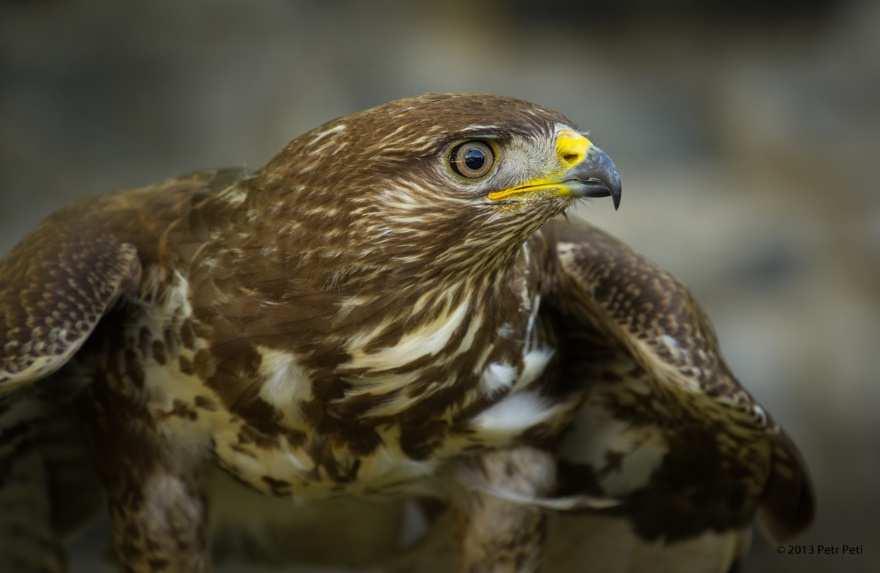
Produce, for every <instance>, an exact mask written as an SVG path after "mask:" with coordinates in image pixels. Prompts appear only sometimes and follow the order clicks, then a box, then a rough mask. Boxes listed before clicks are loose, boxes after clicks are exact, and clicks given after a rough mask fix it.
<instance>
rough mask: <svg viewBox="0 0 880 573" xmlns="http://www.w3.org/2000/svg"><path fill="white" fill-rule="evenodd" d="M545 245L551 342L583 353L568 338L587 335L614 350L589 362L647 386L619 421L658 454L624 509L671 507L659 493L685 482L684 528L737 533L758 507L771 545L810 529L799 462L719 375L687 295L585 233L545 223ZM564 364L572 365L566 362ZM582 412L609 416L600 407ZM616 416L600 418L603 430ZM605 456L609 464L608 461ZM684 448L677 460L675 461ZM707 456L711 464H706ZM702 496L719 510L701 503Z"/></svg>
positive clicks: (664, 276)
mask: <svg viewBox="0 0 880 573" xmlns="http://www.w3.org/2000/svg"><path fill="white" fill-rule="evenodd" d="M545 235H546V240H547V241H548V244H549V246H550V249H551V252H552V253H553V254H552V255H551V261H552V264H554V265H556V268H555V269H554V271H553V276H554V280H553V281H550V282H549V283H548V284H549V285H550V287H549V288H550V290H551V292H550V293H548V300H549V302H550V304H551V305H554V306H555V307H556V308H557V309H558V312H560V313H561V314H562V315H563V316H564V317H566V318H565V320H564V322H563V324H564V327H563V330H564V329H568V330H569V331H568V332H567V333H566V332H563V333H562V336H563V338H565V337H568V338H569V339H572V340H581V341H582V340H583V336H580V335H579V333H578V332H573V330H578V329H579V330H582V331H595V330H596V329H597V328H598V330H599V331H601V334H604V335H605V336H607V337H608V338H610V339H612V340H614V341H615V343H614V344H612V346H615V345H616V347H617V351H618V352H619V354H620V355H616V356H615V355H614V353H613V352H612V353H611V354H607V353H606V356H605V358H604V359H603V358H602V357H601V356H602V355H601V353H600V354H597V356H599V358H598V360H599V361H600V362H601V361H602V360H607V361H608V362H609V364H611V363H612V362H614V365H616V366H619V365H620V364H626V363H630V365H631V367H632V366H634V365H638V366H637V367H635V369H634V370H632V369H630V372H631V375H632V376H636V375H638V376H639V377H641V376H642V374H641V372H647V374H648V376H647V377H646V378H647V379H648V380H649V383H648V385H649V387H650V388H651V390H650V391H651V393H652V394H653V396H652V397H651V398H650V399H649V400H648V401H647V402H643V404H644V406H645V408H644V411H643V412H641V414H640V413H639V404H638V402H636V403H635V404H634V406H633V409H630V410H627V413H626V414H625V415H623V414H621V415H620V417H618V419H625V420H626V421H627V422H628V423H639V420H638V418H639V416H640V415H643V416H644V420H643V423H644V424H645V425H654V426H655V427H656V432H657V433H658V434H659V435H661V436H663V440H662V441H664V442H665V444H666V446H667V447H668V448H669V451H668V452H667V454H666V456H665V458H664V462H663V463H662V464H660V465H659V466H658V467H657V468H656V469H655V471H654V473H653V474H652V476H651V480H652V481H651V483H650V484H649V485H648V486H647V488H646V489H644V490H641V491H640V492H636V491H632V492H630V493H632V494H634V497H633V498H631V499H632V500H634V499H638V498H641V499H644V500H647V501H650V502H651V503H652V504H653V503H654V501H657V500H660V499H662V497H663V496H664V495H667V494H668V495H673V496H675V495H678V496H679V498H680V497H681V495H680V494H676V493H675V492H672V491H667V492H664V491H662V489H663V488H664V487H674V488H681V490H682V491H685V490H687V486H688V485H689V484H688V480H691V481H692V482H693V484H692V485H694V486H697V485H698V484H697V481H698V480H702V482H703V483H701V484H699V485H700V487H701V488H704V489H703V493H701V494H699V496H696V497H692V498H690V499H689V500H688V501H687V503H689V504H694V510H693V511H694V516H692V518H691V519H690V521H691V523H690V524H688V526H692V525H693V524H694V523H695V522H699V521H700V519H702V518H701V517H699V515H698V514H699V513H701V512H706V513H707V514H709V513H711V514H713V515H714V517H713V516H712V515H709V516H708V517H706V519H707V520H708V521H707V522H706V525H707V526H709V527H712V528H715V529H719V528H722V529H723V528H726V527H739V526H743V525H746V524H743V523H739V521H741V517H738V516H742V515H745V516H747V517H748V516H751V515H753V513H754V510H755V508H756V506H760V513H761V516H762V521H764V522H765V524H766V525H767V526H768V529H769V531H770V533H771V534H772V535H773V536H774V537H775V538H777V539H780V538H787V537H790V536H792V535H794V534H796V533H798V532H800V531H801V530H803V529H804V528H805V527H807V526H808V525H809V523H810V522H811V521H812V518H813V512H814V499H813V493H812V489H811V486H810V483H809V477H808V475H807V472H806V467H805V465H804V463H803V461H802V459H801V457H800V454H799V453H798V452H797V449H796V448H795V446H794V445H793V443H792V442H791V440H790V439H789V438H788V437H787V436H786V435H785V433H784V432H783V431H782V430H781V429H780V428H779V427H778V426H777V425H776V424H775V423H774V422H773V421H772V419H770V418H769V416H767V414H766V413H765V412H764V410H763V408H762V407H761V406H760V405H758V404H757V402H755V401H754V399H753V398H752V397H751V396H750V395H749V394H748V392H747V391H746V390H745V389H743V388H742V387H741V386H740V385H739V383H738V382H737V381H736V379H735V378H734V377H733V375H732V374H731V373H730V371H729V369H728V367H727V365H726V364H725V362H724V360H723V358H722V357H721V354H720V352H719V350H718V347H717V342H716V339H715V335H714V332H713V331H712V328H711V325H710V324H709V322H708V320H707V319H706V318H705V315H704V314H703V313H702V311H701V310H700V308H699V307H698V306H697V304H696V302H695V301H694V300H693V298H692V297H691V295H690V293H688V291H687V290H686V288H685V287H684V286H683V285H681V283H679V282H678V281H676V280H675V279H674V278H673V277H672V276H670V275H669V274H668V273H665V272H663V271H661V270H660V269H658V268H656V267H655V266H654V265H652V264H651V263H650V262H648V261H646V260H645V259H644V258H642V257H640V256H639V255H637V254H636V253H634V252H633V251H632V250H630V249H629V248H628V247H626V246H625V245H623V244H622V243H621V242H619V241H617V240H616V239H614V238H612V237H610V236H609V235H607V234H605V233H603V232H601V231H599V230H597V229H595V228H594V227H591V226H589V225H586V224H584V225H580V226H575V225H570V224H563V223H554V224H551V225H548V227H547V228H546V231H545ZM594 336H595V334H594ZM575 352H577V351H575ZM570 354H571V352H570ZM572 362H574V363H577V358H574V359H573V360H572ZM600 367H601V365H600V366H597V365H595V364H594V365H592V366H590V367H589V368H582V369H581V370H580V375H581V376H585V375H595V373H596V372H598V371H599V368H600ZM607 371H608V372H612V371H613V369H611V368H610V367H609V369H608V370H607ZM625 372H626V371H623V372H620V371H618V372H617V373H616V374H611V376H612V378H613V377H619V378H620V381H619V382H610V383H607V384H605V386H602V385H601V383H600V385H599V387H600V388H602V390H601V391H602V392H605V394H606V395H607V396H613V395H614V393H615V392H616V391H617V389H616V388H617V387H622V386H624V385H626V384H628V383H629V382H628V380H627V378H626V377H627V374H626V373H625ZM574 375H575V376H577V375H578V373H577V372H576V373H575V374H574ZM584 383H585V384H586V383H588V381H584ZM637 383H641V382H638V381H636V380H635V379H633V384H637ZM615 385H616V386H615ZM633 395H635V396H637V395H638V393H634V394H633ZM589 400H590V398H588V402H589ZM658 404H662V407H657V405H658ZM590 405H591V406H592V407H598V408H600V409H601V408H611V406H609V405H608V404H607V403H606V402H598V406H597V404H590ZM627 407H628V408H629V406H627ZM649 410H650V411H649ZM615 415H617V414H615V413H614V412H612V413H611V414H610V416H611V417H612V418H613V417H614V416H615ZM627 431H628V430H627ZM610 447H611V446H610V445H609V449H608V453H609V455H617V453H616V452H614V451H613V450H611V449H610ZM683 448H686V449H687V450H686V451H677V450H680V449H683ZM713 456H714V457H716V458H717V459H715V461H711V460H712V459H713ZM707 460H709V461H707ZM701 464H702V465H703V466H705V467H702V466H701ZM709 464H711V465H712V467H711V468H709V467H708V466H709ZM672 466H676V467H672ZM701 467H702V469H700V468H701ZM701 472H703V475H702V477H700V473H701ZM706 472H708V474H707V473H706ZM670 480H671V481H670ZM712 482H716V483H714V484H713V483H712ZM652 488H653V489H652ZM658 488H659V489H658ZM594 493H595V492H594ZM617 493H620V492H617ZM700 496H703V498H700ZM713 496H725V497H727V499H704V498H712V497H713ZM700 499H703V501H700ZM674 503H678V504H680V503H684V501H683V500H682V499H679V500H678V501H674ZM700 506H705V507H704V508H703V509H701V507H700ZM657 507H658V508H661V507H663V504H662V503H661V504H660V505H658V506H657ZM737 508H739V509H737ZM668 509H671V508H668ZM633 510H634V511H636V512H638V511H639V509H638V508H633ZM661 527H663V526H661ZM685 530H687V528H685ZM685 530H683V531H685Z"/></svg>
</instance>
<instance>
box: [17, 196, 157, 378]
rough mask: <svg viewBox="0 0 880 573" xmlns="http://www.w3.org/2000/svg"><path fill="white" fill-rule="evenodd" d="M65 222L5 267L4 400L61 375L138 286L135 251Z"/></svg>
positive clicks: (57, 220)
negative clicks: (126, 294) (24, 387)
mask: <svg viewBox="0 0 880 573" xmlns="http://www.w3.org/2000/svg"><path fill="white" fill-rule="evenodd" d="M63 215H64V213H63V212H62V213H59V214H58V215H56V216H53V217H50V218H49V219H47V220H46V222H44V223H43V224H42V225H41V226H40V227H39V228H38V229H37V230H36V231H35V232H33V233H32V234H31V235H29V236H28V237H26V238H25V239H24V240H23V241H22V242H21V243H19V244H18V245H17V246H16V247H15V248H13V250H12V251H11V252H10V253H9V254H8V255H7V256H6V257H5V258H3V259H2V260H0V393H4V392H7V391H9V390H10V389H12V388H14V387H16V386H19V385H23V384H27V383H30V382H33V381H35V380H38V379H40V378H43V377H45V376H48V375H49V374H51V373H52V372H54V371H56V370H58V369H59V368H61V367H62V366H63V365H64V364H65V363H66V362H67V361H68V360H69V359H70V357H71V356H72V355H73V354H74V353H75V352H76V351H77V350H78V349H79V348H80V346H81V345H82V344H83V342H85V340H86V339H87V338H88V336H89V334H90V333H91V332H92V330H93V329H94V328H95V325H96V324H97V323H98V321H99V320H100V318H101V316H102V315H103V314H104V313H105V312H106V311H107V310H108V308H110V307H111V306H112V305H113V303H114V302H115V301H116V299H117V298H118V297H119V295H120V293H122V292H123V291H125V290H126V289H128V288H133V287H135V285H136V284H137V282H138V280H139V276H140V268H141V267H140V262H139V261H138V256H137V251H136V249H135V248H134V247H133V246H132V245H130V244H126V243H121V242H119V241H118V240H116V239H115V238H114V237H113V236H112V235H108V234H104V233H100V232H95V231H94V230H93V229H90V228H89V226H87V225H78V224H77V220H76V218H66V217H64V216H63Z"/></svg>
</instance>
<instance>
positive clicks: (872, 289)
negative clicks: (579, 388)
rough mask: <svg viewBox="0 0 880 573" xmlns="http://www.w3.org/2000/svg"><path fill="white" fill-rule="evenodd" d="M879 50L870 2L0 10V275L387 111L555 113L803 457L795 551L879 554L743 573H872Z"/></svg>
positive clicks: (798, 561)
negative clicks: (345, 121)
mask: <svg viewBox="0 0 880 573" xmlns="http://www.w3.org/2000/svg"><path fill="white" fill-rule="evenodd" d="M878 30H880V3H877V2H870V1H864V2H858V1H851V2H844V1H832V0H826V1H802V2H798V3H792V4H789V3H787V2H780V3H772V2H767V3H765V2H758V1H741V2H721V1H706V2H697V1H685V0H678V1H675V0H666V1H659V0H658V1H654V2H651V1H648V0H644V1H637V0H628V1H627V0H618V1H612V0H603V1H597V0H593V1H587V0H583V1H580V2H575V1H559V0H550V1H544V2H540V3H537V2H527V1H525V0H516V1H508V2H502V1H495V2H493V1H483V2H464V1H451V2H432V3H430V4H426V5H421V4H418V3H406V4H405V3H387V2H356V1H349V2H327V1H324V2H281V1H268V0H263V1H261V2H244V1H232V0H214V1H210V2H208V1H189V2H175V1H170V0H163V1H152V2H148V3H146V2H145V3H139V4H135V3H128V2H125V3H123V2H114V1H110V0H103V1H92V2H88V3H85V2H83V3H76V2H64V1H51V0H43V1H11V2H10V1H6V2H2V3H0V253H4V252H6V251H7V250H8V249H9V248H10V247H11V246H12V245H13V244H14V243H15V242H16V241H17V240H18V239H19V238H20V237H21V236H22V235H23V234H24V233H25V232H27V231H28V229H30V228H32V227H33V226H34V225H35V224H36V223H37V222H38V221H39V219H40V218H41V217H43V216H44V215H46V214H47V213H49V212H50V211H52V210H54V209H56V208H58V207H59V206H61V205H63V204H65V203H67V202H69V201H71V200H72V199H74V198H76V197H80V196H84V195H89V194H96V193H102V192H106V191H108V190H111V189H118V188H125V187H130V186H136V185H142V184H147V183H151V182H155V181H157V180H161V179H163V178H166V177H169V176H174V175H178V174H181V173H184V172H187V171H190V170H193V169H197V168H204V167H219V166H229V165H245V166H249V167H253V168H256V167H259V166H260V165H262V164H263V163H264V162H266V161H267V160H268V159H269V158H270V157H271V156H272V155H273V153H275V152H276V151H278V150H280V149H281V147H282V146H283V145H284V144H285V143H286V142H287V141H288V140H290V139H292V138H293V137H294V136H296V135H297V134H299V133H300V132H302V131H304V130H306V129H308V128H310V127H313V126H315V125H317V124H319V123H321V122H324V121H326V120H328V119H331V118H333V117H336V116H339V115H344V114H347V113H350V112H353V111H356V110H360V109H363V108H366V107H370V106H373V105H377V104H380V103H382V102H385V101H387V100H390V99H395V98H398V97H403V96H408V95H414V94H418V93H421V92H425V91H490V92H496V93H499V94H504V95H510V96H515V97H519V98H523V99H528V100H532V101H535V102H537V103H541V104H543V105H545V106H548V107H552V108H556V109H559V110H561V111H563V112H564V113H565V114H567V115H568V116H569V117H570V118H571V119H573V120H574V121H575V122H576V123H577V124H579V125H580V126H581V127H582V128H585V129H588V130H590V131H591V136H592V139H593V140H594V141H596V142H597V143H598V144H599V145H601V146H602V147H603V148H604V149H606V150H607V151H609V152H610V154H611V155H612V156H613V157H614V159H615V161H616V162H617V165H618V166H619V168H620V170H621V172H622V174H623V178H624V181H625V193H624V198H623V204H622V206H621V209H620V211H618V212H613V211H612V210H611V208H610V201H597V202H595V203H593V204H589V205H587V206H585V207H584V208H583V209H582V210H581V213H580V214H581V215H583V216H584V217H586V218H588V219H590V220H591V221H594V222H597V223H598V224H599V225H601V226H603V227H605V228H607V229H609V230H611V231H612V232H613V233H615V234H617V235H618V236H620V237H622V238H624V239H625V240H626V241H627V242H629V243H630V244H631V245H633V246H635V247H636V248H637V249H638V250H640V251H642V252H643V253H645V254H647V255H649V256H650V257H651V258H653V259H654V260H655V261H657V262H659V263H660V264H661V265H662V266H664V267H666V268H667V269H669V270H671V271H672V272H673V273H675V274H677V275H678V276H679V277H680V278H682V279H683V280H684V281H685V282H686V283H687V284H689V285H690V286H691V288H692V289H693V291H694V292H695V294H696V295H697V297H698V298H699V299H700V300H701V301H702V302H703V304H704V305H705V307H706V308H707V309H708V311H709V313H710V315H711V316H712V317H713V318H714V321H715V324H716V326H717V329H718V332H719V335H720V338H721V342H722V344H723V347H724V348H725V350H726V354H727V356H728V358H729V359H730V361H731V362H732V365H733V368H734V370H735V371H736V372H737V373H738V375H739V377H740V378H741V379H742V380H743V381H744V382H745V384H746V385H747V386H748V387H749V388H750V389H751V390H752V391H753V393H754V394H756V395H757V397H758V398H759V399H760V400H762V401H763V403H764V404H765V405H766V406H767V407H768V408H769V410H770V411H771V412H773V413H774V415H775V417H776V419H777V420H778V421H780V422H781V423H782V424H783V425H784V426H786V427H787V429H788V431H789V433H790V434H791V435H792V436H793V437H794V438H795V441H796V442H797V443H798V444H799V445H800V447H801V449H802V451H803V452H804V455H805V456H806V458H807V460H808V462H809V465H810V467H811V468H812V471H813V478H814V480H815V484H816V488H817V491H818V495H819V514H818V521H817V522H816V524H815V526H814V527H813V528H812V530H811V531H810V532H809V533H807V534H806V535H804V536H803V537H802V538H801V539H799V540H798V541H799V542H803V543H825V544H841V543H847V544H850V545H856V544H863V545H864V555H861V556H853V557H842V556H828V557H815V556H813V557H809V556H801V557H794V556H778V555H776V551H775V548H774V547H773V546H771V545H769V544H767V543H766V542H763V541H761V540H759V539H757V538H756V543H755V548H754V550H753V552H752V554H751V556H750V557H749V559H748V561H747V562H746V564H745V568H744V570H745V571H799V572H800V571H803V572H812V571H865V572H867V571H880V526H878V524H877V519H878V515H880V489H878V484H877V481H878V475H880V455H878V454H880V448H878V445H877V437H876V433H875V432H876V431H875V423H876V421H877V418H878V414H877V408H878V407H880V384H878V382H880V380H878V374H880V363H878V357H880V342H878V341H880V188H878V184H877V179H876V177H877V175H876V174H877V166H878V163H880V32H878ZM81 545H83V546H84V547H85V549H82V551H88V550H89V544H88V543H85V544H83V543H81ZM78 559H79V557H76V558H75V560H74V561H75V563H79V561H78ZM83 559H85V558H83ZM83 570H84V571H85V570H88V569H83Z"/></svg>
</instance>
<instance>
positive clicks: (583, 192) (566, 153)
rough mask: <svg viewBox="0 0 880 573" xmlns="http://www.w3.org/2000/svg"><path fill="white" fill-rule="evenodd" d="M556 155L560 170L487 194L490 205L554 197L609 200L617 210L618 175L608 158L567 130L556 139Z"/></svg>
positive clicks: (589, 143) (619, 191)
mask: <svg viewBox="0 0 880 573" xmlns="http://www.w3.org/2000/svg"><path fill="white" fill-rule="evenodd" d="M556 155H557V159H558V162H559V165H560V166H561V168H562V169H561V170H560V171H556V172H555V173H553V175H551V176H548V177H541V178H538V179H533V180H531V181H528V182H526V183H524V184H522V185H518V186H516V187H511V188H509V189H504V190H501V191H494V192H492V193H489V195H488V198H489V200H490V201H501V200H505V199H513V200H522V199H525V200H528V199H530V198H535V197H539V196H542V195H548V194H549V195H551V196H556V197H574V198H577V199H580V198H583V197H611V200H612V201H613V202H614V208H615V209H617V208H618V207H620V194H621V186H620V173H618V172H617V168H616V167H615V166H614V162H613V161H611V158H610V157H608V155H607V154H606V153H605V152H604V151H602V150H601V149H599V148H598V147H596V146H595V145H593V142H591V141H590V140H589V139H587V138H586V137H585V136H584V135H583V134H581V133H577V132H574V131H571V130H565V131H563V132H561V133H560V134H559V135H558V136H557V138H556Z"/></svg>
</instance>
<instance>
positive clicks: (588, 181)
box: [564, 145, 622, 209]
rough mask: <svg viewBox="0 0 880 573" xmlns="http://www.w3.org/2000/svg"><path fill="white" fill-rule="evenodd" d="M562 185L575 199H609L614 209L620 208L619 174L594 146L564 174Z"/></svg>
mask: <svg viewBox="0 0 880 573" xmlns="http://www.w3.org/2000/svg"><path fill="white" fill-rule="evenodd" d="M564 183H565V184H566V186H567V187H568V189H569V191H570V192H571V194H572V195H573V196H575V197H579V198H580V197H611V201H612V202H613V203H614V208H615V209H617V208H618V207H620V195H621V193H622V187H621V185H620V173H619V172H618V171H617V167H615V166H614V162H613V161H611V158H610V157H608V154H607V153H605V152H604V151H602V150H601V149H599V148H598V147H596V146H595V145H592V146H590V148H589V150H588V151H587V155H586V157H585V158H584V160H583V161H581V162H580V163H578V164H577V165H575V166H574V167H573V168H572V169H571V170H569V171H568V172H567V173H566V174H565V179H564Z"/></svg>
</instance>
